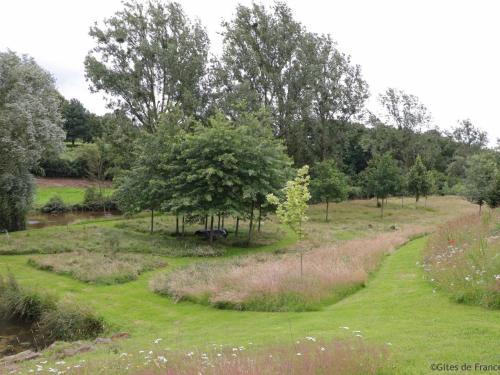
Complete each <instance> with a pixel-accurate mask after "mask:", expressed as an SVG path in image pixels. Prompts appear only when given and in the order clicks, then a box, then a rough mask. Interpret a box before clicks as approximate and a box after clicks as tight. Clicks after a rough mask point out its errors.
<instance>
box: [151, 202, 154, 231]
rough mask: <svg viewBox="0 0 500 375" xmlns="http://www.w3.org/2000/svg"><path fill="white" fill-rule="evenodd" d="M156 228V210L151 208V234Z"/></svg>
mask: <svg viewBox="0 0 500 375" xmlns="http://www.w3.org/2000/svg"><path fill="white" fill-rule="evenodd" d="M153 230H154V210H153V209H152V208H151V234H153Z"/></svg>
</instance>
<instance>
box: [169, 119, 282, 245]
mask: <svg viewBox="0 0 500 375" xmlns="http://www.w3.org/2000/svg"><path fill="white" fill-rule="evenodd" d="M267 134H268V133H267ZM265 137H266V132H265V131H264V130H261V128H258V127H257V124H254V125H253V126H252V125H250V124H240V125H239V126H234V124H233V123H231V122H229V121H228V120H227V119H226V118H225V117H224V116H222V115H221V114H217V115H216V116H214V117H212V118H211V119H210V121H209V126H207V127H201V126H198V127H197V128H196V129H195V131H194V132H183V133H182V134H180V135H179V139H178V141H177V142H175V143H174V147H173V149H172V152H171V153H170V159H169V160H166V161H165V162H164V163H163V165H164V168H165V174H166V175H168V176H170V178H169V189H170V191H171V192H172V198H171V199H170V201H169V203H168V209H169V210H170V211H172V212H175V213H182V214H189V215H193V216H200V217H205V216H209V217H211V224H210V233H211V235H210V241H212V231H213V216H214V215H221V214H222V215H224V214H230V215H234V216H238V217H241V216H245V217H249V218H250V230H249V231H250V233H249V239H250V235H251V232H252V223H253V210H254V208H255V203H256V202H257V201H258V199H259V196H261V195H263V196H265V195H266V194H268V193H271V192H273V191H274V190H273V189H275V186H276V185H277V183H278V182H279V181H280V180H282V177H281V176H283V175H284V173H285V172H286V169H287V166H288V165H289V160H288V158H287V157H286V154H285V153H284V149H283V147H282V146H280V145H279V142H277V141H276V140H274V139H273V138H271V137H269V138H268V140H265V139H264V138H265ZM249 208H250V210H249Z"/></svg>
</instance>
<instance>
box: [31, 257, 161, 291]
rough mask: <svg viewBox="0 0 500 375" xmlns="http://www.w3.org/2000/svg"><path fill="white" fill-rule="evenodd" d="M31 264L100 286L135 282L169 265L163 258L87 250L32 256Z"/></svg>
mask: <svg viewBox="0 0 500 375" xmlns="http://www.w3.org/2000/svg"><path fill="white" fill-rule="evenodd" d="M28 262H29V264H31V265H32V266H34V267H36V268H39V269H42V270H47V271H52V272H56V273H59V274H67V275H70V276H72V277H74V278H75V279H77V280H80V281H84V282H93V283H101V284H117V283H124V282H127V281H131V280H135V279H137V277H138V276H139V274H140V273H142V272H145V271H149V270H153V269H155V268H159V267H164V266H166V265H167V263H166V262H165V261H164V260H163V259H162V258H161V257H157V256H154V255H144V254H126V253H125V254H120V253H90V252H88V251H77V252H72V253H65V254H52V255H40V256H33V257H31V258H29V260H28Z"/></svg>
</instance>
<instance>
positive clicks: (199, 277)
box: [150, 227, 422, 311]
mask: <svg viewBox="0 0 500 375" xmlns="http://www.w3.org/2000/svg"><path fill="white" fill-rule="evenodd" d="M421 231H422V230H421V228H418V227H413V228H409V229H405V230H399V231H393V232H389V233H381V234H378V235H375V236H372V237H369V238H363V239H357V240H352V241H347V242H345V243H342V244H340V245H338V246H334V245H331V246H324V247H319V248H314V249H311V250H309V251H304V252H303V253H302V256H301V255H300V254H297V253H285V254H282V255H272V254H267V255H255V256H248V257H245V258H240V259H236V260H232V261H229V262H225V263H217V264H214V263H196V264H192V265H189V266H187V267H185V268H181V269H178V270H176V271H173V272H171V273H169V274H159V275H157V276H156V277H155V278H153V279H152V280H151V283H150V286H151V288H152V289H153V290H154V291H155V292H157V293H160V294H167V295H169V296H171V297H173V298H174V299H175V300H177V301H179V300H183V299H187V300H192V301H196V302H201V303H208V304H211V305H213V306H216V307H219V308H233V309H240V310H258V311H307V310H317V309H319V308H321V306H322V304H325V303H332V302H334V301H336V300H338V299H340V298H342V297H344V296H345V295H347V294H350V293H352V292H353V291H355V290H357V289H359V288H361V287H363V286H364V284H365V283H366V281H367V279H368V277H369V274H370V273H371V272H373V271H374V270H375V269H376V268H377V267H378V265H379V264H380V261H381V259H382V258H383V256H384V255H385V254H388V253H390V252H391V251H393V250H394V249H396V248H397V247H399V246H401V245H403V244H404V243H405V242H407V241H408V240H409V238H410V237H411V236H414V235H415V234H417V233H420V232H421Z"/></svg>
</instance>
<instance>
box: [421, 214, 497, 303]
mask: <svg viewBox="0 0 500 375" xmlns="http://www.w3.org/2000/svg"><path fill="white" fill-rule="evenodd" d="M499 235H500V227H499V223H498V213H496V212H495V211H493V213H492V214H483V216H482V217H479V216H478V215H477V214H474V215H468V216H465V217H462V218H460V219H457V220H454V221H451V222H449V223H447V224H445V225H443V226H442V227H441V228H440V229H439V230H438V231H436V232H435V233H434V234H433V235H432V236H431V237H430V239H429V241H428V244H427V247H426V250H425V253H424V254H425V255H424V262H423V267H424V270H425V271H426V272H427V276H428V279H429V280H430V282H431V283H432V284H433V285H434V286H436V288H438V289H441V290H443V291H444V292H446V293H449V294H450V296H451V298H452V299H453V300H454V301H456V302H459V303H465V304H472V305H481V306H483V307H488V308H493V309H500V257H499V256H498V254H499V253H500V236H499Z"/></svg>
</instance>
